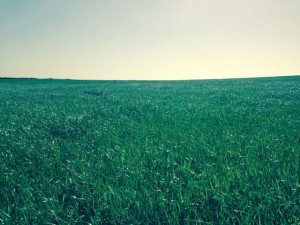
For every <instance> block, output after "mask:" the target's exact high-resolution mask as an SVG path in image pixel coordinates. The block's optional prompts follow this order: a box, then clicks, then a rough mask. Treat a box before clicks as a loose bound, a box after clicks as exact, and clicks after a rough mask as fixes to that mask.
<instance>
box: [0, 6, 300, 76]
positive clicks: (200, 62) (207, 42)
mask: <svg viewBox="0 0 300 225" xmlns="http://www.w3.org/2000/svg"><path fill="white" fill-rule="evenodd" d="M299 12H300V1H299V0H105V1H104V0H88V1H87V0H51V1H47V0H22V1H20V0H0V77H36V78H71V79H100V80H103V79H104V80H107V79H113V80H115V79H117V80H123V79H125V80H127V79H129V80H131V79H133V80H136V79H137V80H139V79H142V80H152V79H155V80H157V79H158V80H160V79H162V80H169V79H171V80H177V79H210V78H212V79H214V78H237V77H262V76H284V75H299V74H300V13H299Z"/></svg>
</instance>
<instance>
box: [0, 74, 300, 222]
mask: <svg viewBox="0 0 300 225" xmlns="http://www.w3.org/2000/svg"><path fill="white" fill-rule="evenodd" d="M299 87H300V77H285V78H268V79H237V80H212V81H176V82H175V81H168V82H155V81H152V82H150V81H139V82H138V81H67V80H65V81H64V80H0V115H1V117H0V223H3V224H89V223H90V224H202V223H203V224H299V223H300V207H299V205H300V181H299V178H300V135H299V134H300V101H299V99H300V88H299Z"/></svg>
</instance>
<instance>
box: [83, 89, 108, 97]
mask: <svg viewBox="0 0 300 225" xmlns="http://www.w3.org/2000/svg"><path fill="white" fill-rule="evenodd" d="M84 93H85V94H87V95H94V96H98V97H104V96H107V95H108V93H107V92H106V91H102V90H99V89H91V90H87V91H85V92H84Z"/></svg>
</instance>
